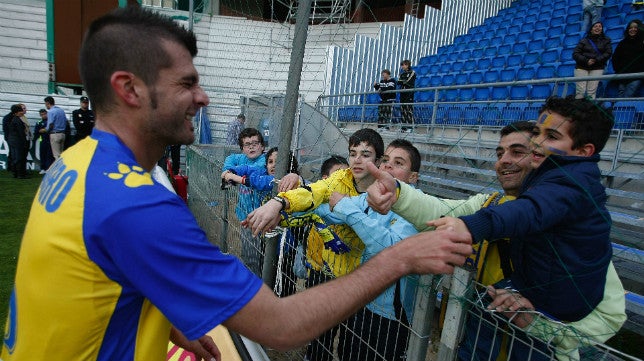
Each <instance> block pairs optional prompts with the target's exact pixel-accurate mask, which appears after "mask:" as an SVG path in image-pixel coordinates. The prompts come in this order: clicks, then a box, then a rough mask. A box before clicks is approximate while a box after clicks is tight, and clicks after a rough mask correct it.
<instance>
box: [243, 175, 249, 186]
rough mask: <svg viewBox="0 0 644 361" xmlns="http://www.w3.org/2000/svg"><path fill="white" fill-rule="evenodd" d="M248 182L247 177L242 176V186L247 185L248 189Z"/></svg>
mask: <svg viewBox="0 0 644 361" xmlns="http://www.w3.org/2000/svg"><path fill="white" fill-rule="evenodd" d="M247 180H248V179H247V178H246V176H242V179H241V184H242V185H245V186H246V187H248V184H246V181H247Z"/></svg>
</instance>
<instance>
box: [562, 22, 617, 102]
mask: <svg viewBox="0 0 644 361" xmlns="http://www.w3.org/2000/svg"><path fill="white" fill-rule="evenodd" d="M612 53H613V48H612V47H611V45H610V38H609V37H607V36H606V35H605V34H604V26H603V25H602V23H601V22H596V23H593V26H592V27H591V28H590V30H589V31H588V34H586V37H584V38H582V39H581V40H580V41H579V43H578V44H577V46H576V47H575V50H574V51H573V53H572V58H573V59H574V60H575V63H576V65H575V72H574V75H575V77H584V76H599V75H603V74H604V68H606V64H607V63H608V59H610V56H611V54H612ZM598 85H599V80H582V81H579V80H578V81H577V83H576V97H577V98H583V97H584V96H588V97H589V98H591V99H595V97H596V96H597V86H598Z"/></svg>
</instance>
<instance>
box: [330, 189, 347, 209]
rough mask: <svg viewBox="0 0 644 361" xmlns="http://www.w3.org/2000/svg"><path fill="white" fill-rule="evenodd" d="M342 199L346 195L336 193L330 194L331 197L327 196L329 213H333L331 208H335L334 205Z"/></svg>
mask: <svg viewBox="0 0 644 361" xmlns="http://www.w3.org/2000/svg"><path fill="white" fill-rule="evenodd" d="M344 197H346V194H342V193H338V192H333V193H331V195H330V196H329V208H330V209H331V211H333V207H335V205H336V204H338V202H340V200H341V199H342V198H344Z"/></svg>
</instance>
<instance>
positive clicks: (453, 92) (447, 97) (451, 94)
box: [441, 89, 458, 102]
mask: <svg viewBox="0 0 644 361" xmlns="http://www.w3.org/2000/svg"><path fill="white" fill-rule="evenodd" d="M441 95H442V99H443V100H444V101H447V102H453V101H456V100H458V89H445V90H443V92H442V93H441Z"/></svg>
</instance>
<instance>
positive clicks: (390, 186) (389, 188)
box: [367, 163, 398, 214]
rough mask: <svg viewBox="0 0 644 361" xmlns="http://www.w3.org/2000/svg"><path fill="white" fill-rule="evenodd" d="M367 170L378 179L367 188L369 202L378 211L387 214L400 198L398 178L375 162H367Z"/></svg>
mask: <svg viewBox="0 0 644 361" xmlns="http://www.w3.org/2000/svg"><path fill="white" fill-rule="evenodd" d="M367 170H368V171H369V173H370V174H371V175H372V176H373V177H374V178H375V179H376V181H375V182H373V184H371V185H370V186H369V188H367V203H368V204H369V207H371V208H373V209H374V210H375V211H376V212H378V213H381V214H386V213H387V212H389V210H391V207H392V206H393V204H394V203H396V201H397V200H398V198H397V195H396V189H397V188H398V186H397V184H396V179H394V177H393V176H392V175H391V174H389V173H387V172H386V171H384V170H380V169H378V167H376V166H375V165H374V164H373V163H367Z"/></svg>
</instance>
